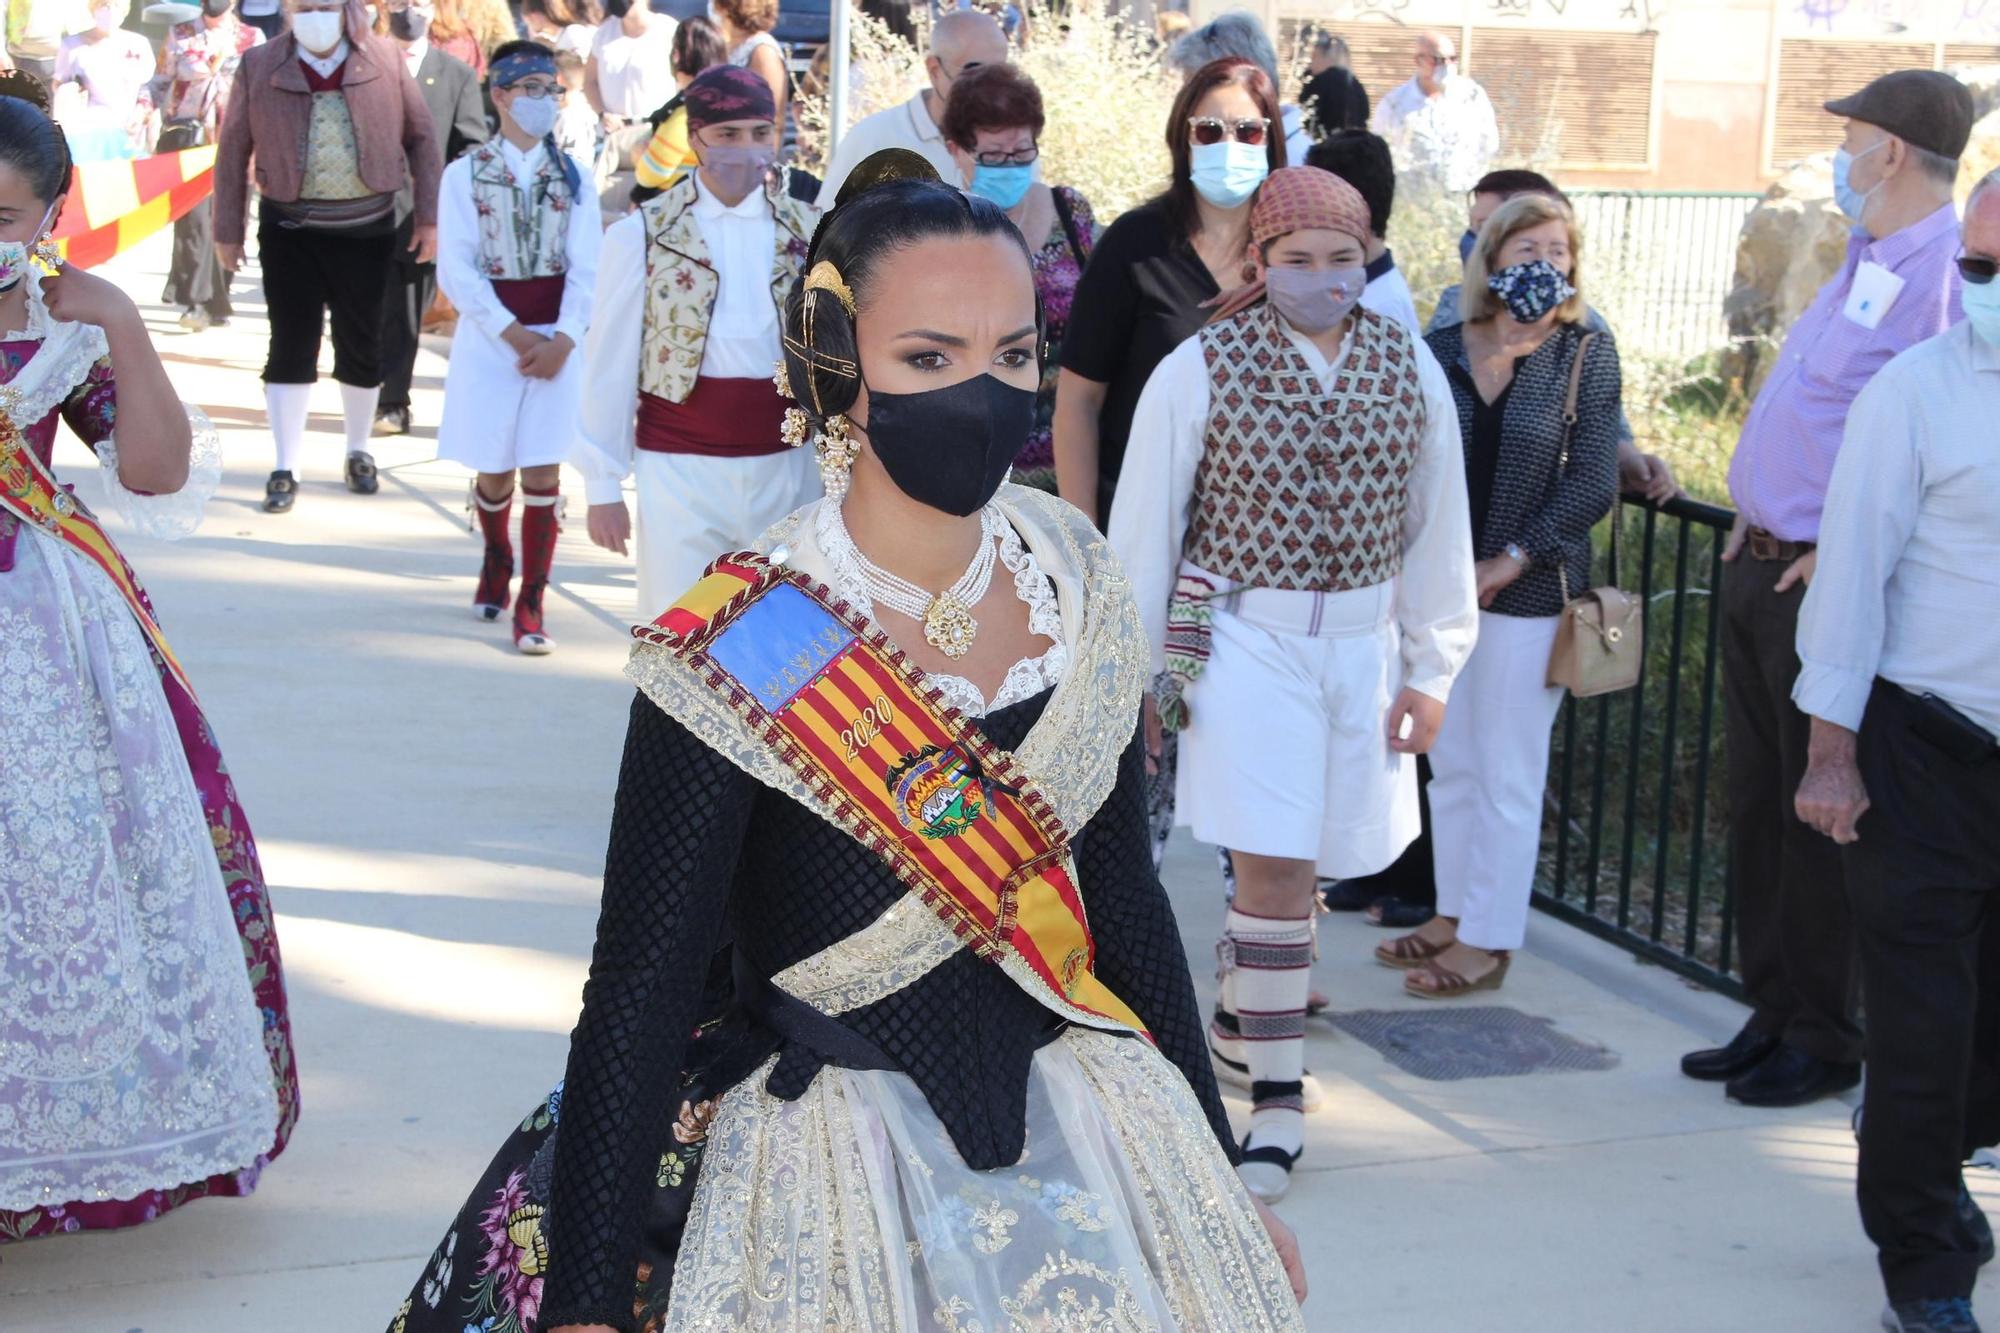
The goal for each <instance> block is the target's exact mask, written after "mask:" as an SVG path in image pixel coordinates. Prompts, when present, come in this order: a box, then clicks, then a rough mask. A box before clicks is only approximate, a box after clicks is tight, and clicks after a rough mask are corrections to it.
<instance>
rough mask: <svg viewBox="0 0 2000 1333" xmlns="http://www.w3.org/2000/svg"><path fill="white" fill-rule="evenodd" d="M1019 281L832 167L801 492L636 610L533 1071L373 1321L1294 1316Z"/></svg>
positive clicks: (794, 311) (798, 392) (865, 167)
mask: <svg viewBox="0 0 2000 1333" xmlns="http://www.w3.org/2000/svg"><path fill="white" fill-rule="evenodd" d="M738 72H741V71H738ZM704 77H707V76H704ZM885 176H886V177H887V178H886V179H885V178H884V177H885ZM669 197H670V196H669ZM1036 306H1037V301H1036V295H1035V287H1034V282H1033V276H1032V272H1031V269H1030V261H1029V256H1028V247H1027V245H1026V243H1025V242H1024V241H1023V240H1022V238H1021V234H1020V232H1019V231H1018V230H1017V229H1016V228H1015V227H1014V226H1013V224H1012V223H1010V222H1009V221H1008V220H1007V218H1006V215H1005V214H1003V213H1002V212H1001V210H1000V209H999V208H998V207H996V206H995V205H994V204H992V203H991V202H990V201H988V200H985V199H980V198H977V197H968V196H967V195H966V194H964V193H963V192H962V191H959V190H956V189H951V188H947V187H946V186H945V185H944V184H943V183H942V182H941V181H939V180H938V178H937V173H936V171H935V170H934V169H933V168H932V167H930V165H929V164H928V163H927V162H926V161H925V160H924V159H923V158H921V157H918V156H917V155H916V154H915V153H911V152H908V151H907V150H903V149H889V150H886V151H884V152H882V153H878V154H876V155H874V156H872V157H870V158H867V159H864V160H863V162H862V163H861V164H860V166H859V167H857V168H856V170H855V171H854V172H852V173H850V175H849V176H848V178H847V181H846V183H845V184H844V185H843V187H842V189H841V191H840V194H839V202H838V204H837V206H836V207H835V208H834V209H833V210H832V211H831V212H830V213H829V214H828V215H827V217H826V219H825V221H824V222H823V223H822V224H821V226H820V228H819V231H818V233H817V234H816V235H815V237H814V241H813V250H812V253H811V254H810V256H809V257H808V262H807V265H806V268H805V274H804V277H803V280H802V281H800V282H798V283H796V284H795V285H794V287H793V289H792V292H791V294H790V295H789V296H788V297H787V298H786V300H785V309H784V317H783V329H784V332H783V346H784V363H783V371H782V376H781V379H782V382H783V384H784V386H785V392H787V393H788V394H791V395H792V396H793V397H794V399H795V401H796V403H797V406H796V407H795V408H793V409H791V410H790V411H789V412H788V414H787V420H788V424H789V425H790V426H792V427H793V428H794V429H793V430H792V432H791V434H792V435H793V438H797V439H803V437H804V435H805V434H811V435H812V436H814V437H815V442H814V449H815V451H816V452H817V453H818V454H819V456H820V458H821V460H822V465H823V466H824V467H825V468H826V470H827V475H828V478H829V482H830V484H829V486H828V494H827V496H826V497H825V498H824V499H821V500H819V501H817V502H815V503H814V504H811V505H808V506H806V507H804V508H802V509H800V510H799V511H798V512H797V513H795V514H792V515H790V516H789V517H787V518H786V519H784V520H783V521H782V522H780V523H779V524H777V525H776V526H775V527H773V528H772V529H771V530H770V531H769V532H768V533H766V534H765V535H764V536H763V537H762V538H761V539H759V540H758V542H757V550H755V551H737V552H734V553H732V554H727V555H723V556H721V557H720V558H718V559H716V560H714V561H713V563H712V564H711V565H710V566H709V570H708V572H707V573H706V574H705V575H704V576H703V577H702V578H701V579H700V581H699V582H697V583H695V584H694V586H693V587H691V588H690V589H688V590H687V591H686V592H685V593H684V594H682V595H681V597H680V598H679V600H678V601H676V602H675V604H674V605H673V607H671V608H670V609H669V610H667V611H666V612H665V613H664V614H662V615H660V616H659V617H658V618H657V619H655V620H654V621H653V622H652V623H651V624H649V625H646V626H644V627H642V628H641V629H640V630H639V631H638V637H639V639H640V644H639V646H638V647H637V648H635V650H634V652H633V657H632V662H631V665H630V668H629V675H630V676H631V678H632V680H633V681H634V683H635V684H637V685H638V686H639V690H640V693H639V694H638V695H637V696H636V697H635V698H634V700H633V703H632V711H631V729H630V732H629V734H628V736H627V739H626V743H625V759H624V768H623V771H622V773H621V775H620V778H619V789H618V798H617V802H616V805H615V808H614V810H613V812H612V816H611V828H612V832H611V842H610V848H609V851H608V853H607V855H606V859H605V883H604V896H603V909H602V914H601V916H600V918H599V922H598V928H597V945H596V951H595V954H594V957H593V959H592V963H591V975H590V980H589V982H588V983H587V984H586V986H585V988H584V999H583V1012H582V1016H581V1018H580V1019H579V1021H578V1023H577V1026H576V1029H575V1032H574V1035H573V1036H572V1038H571V1042H570V1056H569V1064H568V1068H567V1073H566V1076H565V1078H564V1082H563V1085H562V1089H561V1091H560V1093H559V1094H558V1095H557V1096H555V1097H553V1098H551V1099H549V1101H548V1102H546V1103H543V1104H541V1105H538V1106H537V1107H536V1109H535V1111H534V1112H533V1113H532V1114H530V1115H529V1116H528V1118H527V1119H526V1120H525V1121H524V1122H523V1123H522V1126H521V1129H520V1130H519V1131H518V1132H516V1133H515V1134H514V1135H512V1136H511V1137H510V1138H509V1140H508V1142H507V1144H506V1145H505V1146H503V1148H502V1150H501V1153H500V1155H499V1156H498V1157H496V1158H495V1159H494V1161H493V1163H492V1165H491V1166H490V1167H489V1168H488V1170H487V1172H486V1175H485V1177H484V1178H483V1179H482V1181H481V1182H480V1184H479V1185H478V1186H477V1187H476V1188H475V1190H474V1192H473V1194H472V1197H471V1198H470V1199H469V1200H468V1202H467V1204H466V1206H465V1208H464V1209H463V1210H462V1211H461V1213H460V1214H459V1220H458V1222H457V1224H456V1226H455V1228H454V1231H453V1233H452V1235H453V1238H452V1239H447V1240H446V1241H445V1242H444V1244H443V1245H442V1246H440V1248H439V1249H438V1251H437V1252H436V1254H435V1256H434V1258H433V1259H432V1261H431V1264H430V1265H429V1268H428V1273H427V1277H426V1278H425V1279H419V1281H418V1283H417V1284H416V1287H415V1288H414V1289H413V1290H412V1291H411V1293H410V1296H409V1299H408V1300H407V1301H406V1302H405V1304H404V1306H403V1308H402V1309H401V1310H400V1311H399V1312H398V1314H397V1316H396V1322H395V1323H393V1324H392V1326H391V1327H392V1328H393V1329H394V1330H396V1333H462V1330H463V1329H465V1328H466V1327H467V1326H474V1327H479V1328H492V1327H505V1328H508V1329H515V1328H520V1329H535V1330H540V1333H611V1330H612V1329H628V1330H629V1329H634V1328H647V1329H742V1330H751V1329H756V1330H771V1331H772V1333H775V1331H776V1330H781V1329H783V1330H794V1329H796V1330H807V1329H838V1330H841V1333H920V1331H923V1333H929V1331H930V1330H944V1329H954V1328H955V1329H972V1328H981V1329H1002V1328H1006V1329H1027V1328H1033V1329H1052V1328H1082V1327H1091V1328H1120V1329H1140V1328H1145V1329H1182V1330H1196V1329H1202V1330H1208V1329H1215V1330H1222V1329H1227V1330H1230V1333H1295V1331H1297V1330H1301V1329H1302V1328H1303V1327H1304V1325H1303V1323H1302V1322H1301V1320H1300V1317H1299V1309H1298V1301H1299V1299H1300V1298H1301V1297H1302V1296H1303V1295H1304V1286H1305V1282H1304V1276H1303V1272H1302V1270H1301V1269H1300V1268H1299V1266H1298V1260H1297V1250H1296V1246H1295V1244H1294V1243H1293V1241H1292V1238H1291V1235H1290V1233H1289V1232H1288V1231H1287V1230H1286V1228H1285V1226H1284V1224H1283V1223H1282V1222H1280V1221H1279V1220H1278V1219H1277V1217H1276V1216H1275V1215H1274V1214H1273V1213H1271V1212H1270V1211H1269V1209H1268V1208H1266V1207H1264V1206H1263V1205H1260V1204H1258V1203H1257V1202H1256V1201H1255V1200H1254V1199H1253V1198H1252V1197H1251V1196H1250V1194H1249V1193H1248V1191H1246V1190H1245V1189H1244V1188H1243V1187H1242V1186H1241V1185H1240V1184H1239V1183H1238V1181H1237V1179H1236V1178H1235V1176H1234V1175H1233V1174H1232V1172H1231V1170H1230V1160H1231V1157H1232V1156H1233V1155H1234V1151H1235V1145H1234V1143H1233V1142H1232V1140H1231V1134H1230V1127H1229V1121H1228V1116H1227V1114H1226V1112H1225V1110H1224V1108H1223V1105H1222V1100H1221V1098H1220V1097H1219V1096H1218V1095H1217V1094H1216V1090H1215V1079H1214V1076H1213V1074H1212V1073H1211V1072H1210V1071H1209V1067H1208V1062H1207V1059H1206V1058H1205V1055H1204V1053H1203V1050H1202V1035H1201V1034H1202V1020H1201V1014H1200V1013H1199V1011H1198V1010H1197V1009H1196V1007H1195V1000H1194V991H1193V988H1192V986H1190V985H1189V982H1188V970H1187V955H1186V953H1185V951H1184V950H1183V948H1182V945H1181V936H1180V931H1179V928H1178V927H1177V926H1176V924H1175V922H1174V917H1173V912H1172V910H1171V908H1170V906H1169V904H1168V902H1167V898H1166V894H1165V893H1164V892H1163V890H1162V889H1161V887H1160V881H1159V878H1158V876H1156V875H1155V874H1154V873H1153V868H1152V866H1151V864H1150V863H1149V862H1148V860H1147V856H1146V836H1145V827H1144V812H1143V809H1142V807H1141V802H1140V791H1139V788H1140V785H1141V781H1142V762H1141V758H1140V752H1139V743H1138V738H1137V736H1136V734H1135V733H1136V723H1137V714H1138V700H1139V692H1140V691H1141V689H1143V688H1144V684H1145V681H1144V671H1143V668H1142V665H1141V664H1142V663H1143V662H1144V660H1145V657H1146V647H1145V643H1144V640H1143V636H1142V633H1141V630H1140V628H1139V617H1138V613H1137V610H1136V608H1135V607H1134V605H1133V602H1132V598H1131V594H1130V593H1129V592H1128V591H1127V588H1126V584H1125V581H1124V579H1123V578H1122V577H1120V576H1119V573H1118V569H1117V561H1116V559H1115V558H1114V557H1113V556H1112V555H1111V553H1110V551H1109V550H1108V549H1107V548H1106V547H1105V544H1104V542H1103V540H1102V539H1101V538H1100V537H1099V535H1098V533H1097V532H1096V530H1095V529H1094V528H1092V527H1091V525H1090V523H1089V521H1088V520H1087V519H1085V518H1084V517H1083V516H1082V515H1081V514H1078V513H1077V512H1076V511H1075V510H1073V509H1072V508H1070V507H1069V506H1068V505H1066V504H1063V503H1062V502H1061V501H1059V500H1057V499H1055V498H1054V497H1053V496H1049V495H1044V494H1041V493H1040V492H1037V491H1032V490H1029V489H1027V488H1025V487H1021V486H1009V485H1005V484H1004V478H1005V476H1006V473H1007V470H1008V467H1009V465H1010V464H1011V463H1012V461H1013V459H1014V456H1015V455H1016V454H1017V453H1018V452H1019V450H1020V447H1021V442H1022V441H1023V440H1024V439H1025V438H1026V436H1027V433H1028V430H1029V427H1030V426H1031V425H1032V423H1033V421H1034V395H1035V385H1036V383H1037V381H1038V378H1039V364H1038V363H1039V361H1040V359H1041V337H1040V333H1041V320H1040V318H1039V317H1038V315H1037V311H1036ZM767 383H768V382H767ZM718 950H720V951H721V954H722V956H721V958H720V959H719V960H718ZM717 961H720V963H721V966H719V967H717V966H714V965H713V964H714V963H715V962H717ZM713 982H720V983H721V984H720V985H714V984H712V983H713ZM705 983H711V984H705ZM732 997H733V1003H732ZM724 1014H726V1015H727V1017H722V1015H724ZM711 1016H715V1017H717V1020H718V1021H716V1022H708V1021H705V1020H706V1019H708V1018H710V1017H711ZM1288 1269H1289V1272H1288ZM454 1283H455V1284H456V1285H454Z"/></svg>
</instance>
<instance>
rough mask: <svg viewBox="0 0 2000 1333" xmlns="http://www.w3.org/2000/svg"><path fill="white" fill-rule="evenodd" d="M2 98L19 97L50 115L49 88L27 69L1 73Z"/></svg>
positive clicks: (0, 89)
mask: <svg viewBox="0 0 2000 1333" xmlns="http://www.w3.org/2000/svg"><path fill="white" fill-rule="evenodd" d="M0 97H17V98H19V99H20V100H21V101H23V102H26V103H28V104H29V105H30V106H33V107H34V108H35V109H36V110H37V111H40V112H41V113H42V114H43V115H45V116H46V115H48V114H49V86H48V85H47V84H46V83H43V82H42V81H41V80H40V79H38V78H36V77H35V76H34V75H32V74H30V73H28V71H27V70H25V69H10V70H4V71H0Z"/></svg>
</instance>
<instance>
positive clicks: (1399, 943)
mask: <svg viewBox="0 0 2000 1333" xmlns="http://www.w3.org/2000/svg"><path fill="white" fill-rule="evenodd" d="M1454 943H1456V941H1455V940H1446V941H1445V942H1444V943H1442V944H1439V943H1438V942H1437V941H1436V940H1433V939H1431V938H1429V937H1428V936H1426V935H1423V934H1420V933H1419V932H1417V931H1411V932H1410V933H1409V934H1407V935H1398V936H1397V937H1396V938H1395V939H1393V940H1389V941H1387V942H1386V943H1383V944H1378V945H1376V946H1375V961H1376V962H1378V963H1380V964H1381V965H1382V966H1384V967H1393V968H1398V969H1401V970H1404V971H1407V970H1409V969H1410V968H1413V967H1422V966H1423V965H1424V964H1425V963H1428V962H1430V960H1431V959H1433V958H1435V957H1437V956H1438V955H1439V954H1441V953H1443V952H1444V951H1445V950H1446V949H1449V948H1450V947H1451V946H1452V945H1453V944H1454Z"/></svg>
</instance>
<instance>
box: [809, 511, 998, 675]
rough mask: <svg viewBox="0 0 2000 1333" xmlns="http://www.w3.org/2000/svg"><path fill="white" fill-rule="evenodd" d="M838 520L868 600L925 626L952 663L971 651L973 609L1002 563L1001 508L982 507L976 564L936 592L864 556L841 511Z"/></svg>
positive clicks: (926, 638)
mask: <svg viewBox="0 0 2000 1333" xmlns="http://www.w3.org/2000/svg"><path fill="white" fill-rule="evenodd" d="M834 521H835V523H836V524H837V525H838V530H839V533H840V536H841V537H842V538H843V539H844V540H845V541H846V543H847V546H848V549H850V550H851V551H853V552H854V563H855V564H856V566H857V567H858V568H859V569H860V571H861V581H862V584H863V586H865V587H866V588H867V590H868V600H869V601H871V602H873V603H875V604H876V605H877V606H886V607H888V608H889V609H890V610H891V611H897V612H900V613H901V614H903V615H906V616H908V617H909V618H910V619H912V620H914V621H916V622H917V623H918V624H920V625H922V626H923V627H924V642H925V643H928V644H929V645H930V646H931V647H933V648H935V649H937V650H938V651H939V652H941V653H943V654H944V655H945V656H946V657H949V658H951V659H952V660H953V661H957V660H958V659H959V658H961V657H964V656H965V655H966V654H967V653H969V652H971V651H972V640H973V638H974V637H975V636H976V635H977V634H978V633H979V622H978V621H977V620H974V619H973V618H972V608H973V607H975V606H977V605H979V603H980V600H981V599H982V598H984V597H985V596H986V590H987V589H988V588H989V587H991V586H992V584H993V567H994V566H995V565H996V564H997V563H999V556H1000V548H999V538H1000V512H999V511H998V510H997V509H995V508H994V507H993V506H992V505H988V506H987V507H986V508H985V509H982V510H981V511H980V513H979V549H978V550H977V551H975V552H973V554H972V563H971V564H969V565H967V566H966V567H965V572H964V573H963V574H961V575H959V576H958V581H957V582H956V583H953V584H952V585H951V586H950V587H949V588H946V589H945V590H944V591H943V592H940V593H937V594H935V595H933V594H931V593H928V592H926V591H924V590H923V589H922V588H920V587H918V586H917V585H916V584H914V583H912V582H910V581H909V580H908V579H906V578H902V577H900V576H898V575H895V574H891V573H890V572H889V571H888V570H886V569H884V568H882V567H881V566H880V565H878V564H876V563H875V562H874V561H873V560H870V559H869V558H868V557H867V556H866V555H864V554H863V553H862V550H861V548H860V547H859V546H856V545H855V544H854V538H853V537H852V536H851V535H850V534H849V533H848V531H847V523H846V521H845V520H844V519H843V518H841V516H840V513H839V511H838V510H837V509H836V510H835V512H834Z"/></svg>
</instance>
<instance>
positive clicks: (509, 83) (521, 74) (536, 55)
mask: <svg viewBox="0 0 2000 1333" xmlns="http://www.w3.org/2000/svg"><path fill="white" fill-rule="evenodd" d="M486 73H487V78H489V79H490V80H492V83H493V86H494V87H495V88H511V87H513V86H514V85H515V84H517V83H519V82H520V81H521V80H522V79H525V78H527V77H529V76H530V75H534V74H546V75H547V76H548V77H549V78H551V79H553V78H555V77H556V53H555V52H553V51H548V50H535V51H510V52H509V53H507V54H506V55H505V56H502V57H501V58H500V59H498V60H496V61H494V62H493V65H492V67H491V68H490V69H488V70H487V72H486Z"/></svg>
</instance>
